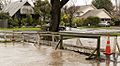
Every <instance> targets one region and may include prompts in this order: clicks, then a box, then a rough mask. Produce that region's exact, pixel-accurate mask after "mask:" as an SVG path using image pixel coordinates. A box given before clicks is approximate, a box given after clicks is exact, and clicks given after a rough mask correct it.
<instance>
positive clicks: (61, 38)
mask: <svg viewBox="0 0 120 66" xmlns="http://www.w3.org/2000/svg"><path fill="white" fill-rule="evenodd" d="M60 49H63V36H62V35H61V36H60Z"/></svg>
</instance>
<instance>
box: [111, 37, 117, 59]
mask: <svg viewBox="0 0 120 66" xmlns="http://www.w3.org/2000/svg"><path fill="white" fill-rule="evenodd" d="M116 45H117V37H116V36H115V39H114V45H113V51H112V53H113V58H114V60H116V55H115V54H116Z"/></svg>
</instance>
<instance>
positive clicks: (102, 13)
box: [80, 9, 111, 21]
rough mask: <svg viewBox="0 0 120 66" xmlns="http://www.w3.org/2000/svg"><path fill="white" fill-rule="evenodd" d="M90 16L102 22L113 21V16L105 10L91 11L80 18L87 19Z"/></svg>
mask: <svg viewBox="0 0 120 66" xmlns="http://www.w3.org/2000/svg"><path fill="white" fill-rule="evenodd" d="M90 16H92V17H99V18H100V19H101V21H108V20H111V15H110V14H109V13H108V12H107V11H106V10H105V9H95V10H89V11H88V12H86V13H85V14H84V15H82V16H80V18H87V17H90Z"/></svg>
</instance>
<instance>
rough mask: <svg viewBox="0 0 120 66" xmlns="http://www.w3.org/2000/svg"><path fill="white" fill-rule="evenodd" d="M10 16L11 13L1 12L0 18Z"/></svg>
mask: <svg viewBox="0 0 120 66" xmlns="http://www.w3.org/2000/svg"><path fill="white" fill-rule="evenodd" d="M9 18H10V16H9V13H2V12H1V13H0V19H9Z"/></svg>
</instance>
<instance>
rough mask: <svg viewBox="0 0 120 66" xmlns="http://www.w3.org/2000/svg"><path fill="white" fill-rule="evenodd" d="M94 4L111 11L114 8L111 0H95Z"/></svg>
mask: <svg viewBox="0 0 120 66" xmlns="http://www.w3.org/2000/svg"><path fill="white" fill-rule="evenodd" d="M92 4H93V5H94V6H95V7H96V8H98V9H101V8H104V9H105V10H107V11H108V12H109V13H111V12H112V11H113V9H114V7H113V4H112V2H111V0H93V2H92Z"/></svg>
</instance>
